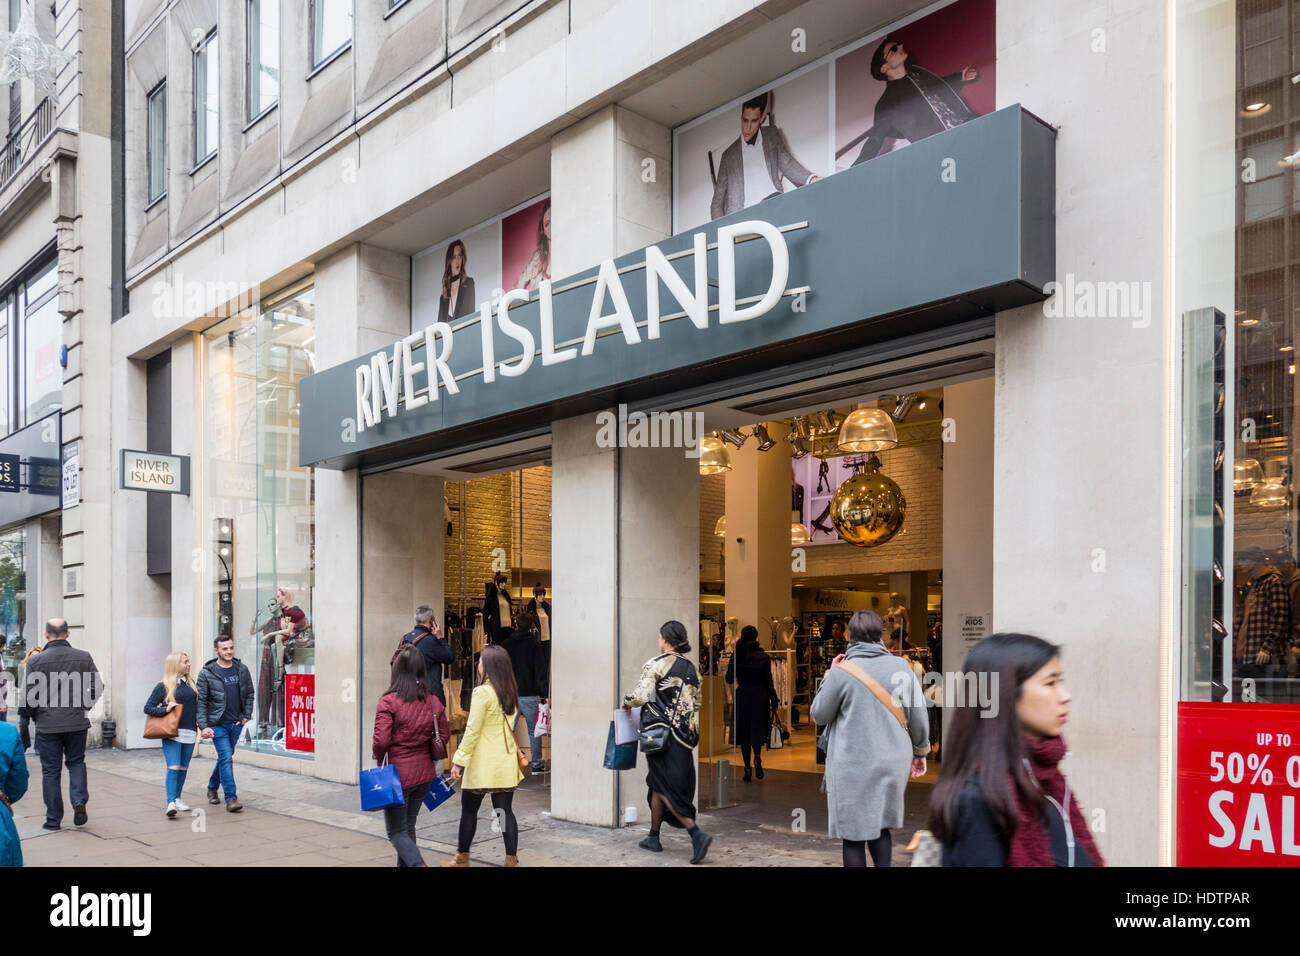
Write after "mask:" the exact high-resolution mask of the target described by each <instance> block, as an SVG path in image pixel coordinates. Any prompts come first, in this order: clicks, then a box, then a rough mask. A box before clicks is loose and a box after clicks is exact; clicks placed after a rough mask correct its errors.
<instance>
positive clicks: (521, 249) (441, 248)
mask: <svg viewBox="0 0 1300 956" xmlns="http://www.w3.org/2000/svg"><path fill="white" fill-rule="evenodd" d="M550 274H551V201H550V198H549V197H548V196H539V197H538V198H537V199H535V200H532V201H531V202H529V203H528V204H527V205H525V206H521V207H519V208H518V209H515V210H513V211H511V212H507V213H505V214H504V215H501V216H496V217H494V218H492V219H489V220H488V221H487V222H482V223H479V224H478V225H476V226H471V227H470V228H468V229H463V230H461V231H460V232H458V233H456V234H455V235H451V236H447V237H446V238H444V239H443V240H441V241H440V242H437V243H435V244H434V245H432V246H430V247H429V248H427V249H424V250H423V251H421V252H417V253H416V254H415V255H414V256H413V257H412V258H411V331H412V332H420V331H423V329H424V328H425V327H426V326H428V325H430V324H431V323H433V322H438V321H441V322H446V323H448V324H450V325H452V326H453V327H454V326H456V325H457V324H463V323H465V322H466V321H470V320H472V319H473V317H474V316H475V315H476V314H477V313H478V311H479V306H480V305H482V304H483V303H484V302H490V303H492V304H493V306H495V305H496V303H497V302H498V301H499V300H500V298H501V294H502V292H503V291H505V290H506V289H516V288H518V289H527V290H529V291H532V290H534V289H536V288H537V283H538V282H539V281H541V280H542V279H549V278H550Z"/></svg>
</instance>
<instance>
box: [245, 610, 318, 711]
mask: <svg viewBox="0 0 1300 956" xmlns="http://www.w3.org/2000/svg"><path fill="white" fill-rule="evenodd" d="M270 611H271V616H270V618H269V619H268V620H267V622H266V624H265V625H264V626H263V627H262V657H261V661H260V663H259V665H258V670H257V734H258V736H259V737H270V736H271V735H272V734H273V733H274V730H273V729H272V728H273V727H274V728H279V727H283V726H284V668H285V665H286V664H288V663H292V662H293V648H294V647H295V646H297V644H298V643H299V640H301V639H305V638H306V636H307V635H308V634H309V633H310V630H309V625H308V624H307V614H306V612H304V611H303V609H302V608H300V607H298V606H296V605H295V604H294V600H293V592H292V591H290V590H288V589H286V588H277V589H276V592H275V599H274V600H273V601H272V602H271V604H270ZM256 629H257V623H256V622H254V623H253V630H256ZM300 635H301V638H300ZM273 705H274V712H273V711H272V706H273ZM273 713H274V721H275V722H274V724H272V723H271V719H272V714H273Z"/></svg>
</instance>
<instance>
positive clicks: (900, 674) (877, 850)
mask: <svg viewBox="0 0 1300 956" xmlns="http://www.w3.org/2000/svg"><path fill="white" fill-rule="evenodd" d="M848 631H849V633H848V636H849V648H848V652H847V653H845V654H841V655H840V656H839V657H837V658H835V660H834V661H832V662H831V666H830V668H829V669H828V670H827V671H826V676H825V678H823V680H822V684H821V688H820V689H819V690H818V691H817V697H816V698H815V699H814V700H813V702H812V707H811V709H810V711H809V713H810V715H811V716H812V719H813V721H814V722H816V723H817V725H818V726H819V727H825V728H826V731H825V739H824V749H825V751H826V774H825V776H823V777H822V791H823V792H824V793H825V794H826V803H827V807H828V809H829V811H830V827H829V829H830V835H831V836H833V837H839V838H840V839H841V840H843V841H844V848H843V854H844V865H845V866H866V865H867V856H866V854H867V850H868V849H869V850H870V852H871V860H872V862H873V863H874V864H875V865H876V866H889V865H890V854H891V852H892V850H893V841H892V840H891V838H890V834H889V831H890V829H892V828H896V827H901V826H902V825H903V791H904V789H906V787H907V776H908V766H909V764H910V765H911V775H912V776H913V777H919V776H921V775H923V774H924V773H925V755H926V754H927V753H929V752H930V736H929V735H930V724H929V721H928V719H927V718H926V713H925V699H924V698H923V697H922V695H921V685H920V683H919V682H918V681H917V679H916V675H915V674H914V673H912V669H911V667H910V666H908V663H907V662H906V661H905V660H903V658H901V657H895V656H894V655H893V654H891V653H889V651H887V650H886V649H885V646H884V645H883V644H881V642H880V632H881V621H880V616H879V615H878V614H876V612H875V611H858V612H857V613H856V614H854V615H853V617H852V618H851V619H850V620H849V629H848ZM858 669H860V670H862V671H865V672H866V673H867V674H868V675H870V677H872V678H874V679H875V681H876V683H877V684H879V685H880V687H881V688H883V689H884V691H885V692H886V693H888V694H889V695H890V696H891V697H892V698H893V700H894V701H895V702H896V703H897V705H899V706H901V708H902V714H903V715H904V716H905V718H906V720H907V729H906V731H905V730H904V729H903V726H902V724H900V723H899V721H898V719H897V718H896V717H895V716H894V714H893V712H892V711H891V709H890V707H889V706H887V705H886V704H885V703H884V702H882V701H881V700H880V699H879V698H878V697H877V696H876V695H875V694H874V693H873V692H872V691H871V689H870V688H868V687H867V685H866V684H864V683H863V682H862V681H861V680H859V679H858V678H857V677H856V676H854V671H855V670H858Z"/></svg>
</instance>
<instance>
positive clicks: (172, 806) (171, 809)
mask: <svg viewBox="0 0 1300 956" xmlns="http://www.w3.org/2000/svg"><path fill="white" fill-rule="evenodd" d="M178 809H179V808H178V807H177V806H176V801H175V800H173V801H172V802H171V803H169V804H167V817H168V819H173V818H175V816H176V811H177V810H178Z"/></svg>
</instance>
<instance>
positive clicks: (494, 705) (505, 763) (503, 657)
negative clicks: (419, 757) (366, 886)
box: [442, 644, 528, 866]
mask: <svg viewBox="0 0 1300 956" xmlns="http://www.w3.org/2000/svg"><path fill="white" fill-rule="evenodd" d="M478 672H479V675H480V676H481V677H482V678H483V683H482V684H480V685H479V686H478V687H476V688H474V696H473V698H472V699H471V700H470V705H469V722H468V724H467V725H466V727H465V735H464V736H463V737H461V740H460V747H459V749H457V751H456V753H455V754H454V755H453V756H452V758H451V778H452V779H453V780H460V779H462V778H463V779H464V784H463V785H462V786H461V790H460V832H459V833H458V834H457V839H456V856H455V858H454V859H451V860H448V861H447V862H445V863H443V864H442V865H443V866H469V848H470V844H472V843H473V842H474V831H475V830H476V829H477V827H478V810H479V807H481V806H482V805H483V798H484V797H485V796H490V797H491V798H492V812H493V813H494V814H496V817H497V820H498V821H499V824H500V828H501V837H502V839H503V840H504V841H505V845H506V846H505V849H506V864H505V865H506V866H518V865H519V856H518V853H519V822H518V821H517V820H516V819H515V813H514V809H513V806H514V797H515V787H517V786H518V785H519V781H520V780H522V779H524V771H523V767H522V764H523V763H527V762H528V750H527V747H525V748H524V759H523V761H522V762H521V761H520V759H519V756H520V753H519V746H518V745H517V744H516V743H515V735H514V726H515V721H516V720H518V719H519V686H518V684H516V683H515V672H514V669H513V668H512V667H511V666H510V655H509V654H507V653H506V652H505V649H504V648H501V647H499V646H497V645H495V644H490V645H488V646H487V647H485V648H483V653H482V654H480V655H479V662H478Z"/></svg>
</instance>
